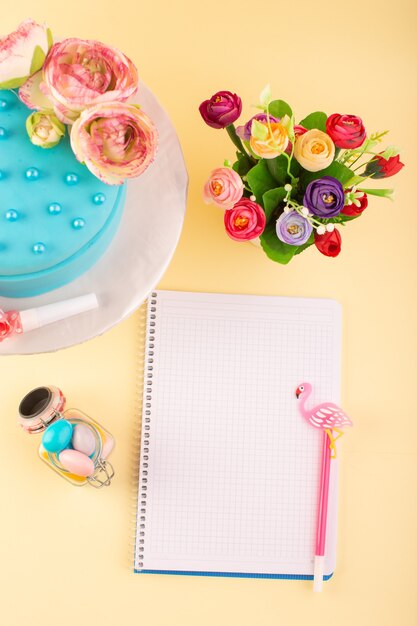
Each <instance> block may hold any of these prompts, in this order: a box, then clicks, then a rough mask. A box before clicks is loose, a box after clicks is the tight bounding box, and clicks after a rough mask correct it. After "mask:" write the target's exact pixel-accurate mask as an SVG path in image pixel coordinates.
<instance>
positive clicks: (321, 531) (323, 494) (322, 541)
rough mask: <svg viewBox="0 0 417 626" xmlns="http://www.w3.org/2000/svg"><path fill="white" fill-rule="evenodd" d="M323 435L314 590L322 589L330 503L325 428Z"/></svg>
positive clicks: (327, 440)
mask: <svg viewBox="0 0 417 626" xmlns="http://www.w3.org/2000/svg"><path fill="white" fill-rule="evenodd" d="M322 437H323V443H322V453H321V474H320V492H319V506H318V511H317V532H316V555H315V562H314V591H321V589H322V584H323V567H324V555H325V550H326V529H327V509H328V503H329V482H330V459H331V449H330V441H329V437H328V435H327V433H326V431H324V430H323V434H322Z"/></svg>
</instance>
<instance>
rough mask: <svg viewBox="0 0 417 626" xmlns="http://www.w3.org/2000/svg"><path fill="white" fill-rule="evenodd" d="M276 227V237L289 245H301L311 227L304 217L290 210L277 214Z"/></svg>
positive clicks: (304, 241) (308, 234) (306, 238)
mask: <svg viewBox="0 0 417 626" xmlns="http://www.w3.org/2000/svg"><path fill="white" fill-rule="evenodd" d="M276 229H277V237H278V239H281V241H283V242H284V243H289V244H290V245H291V246H301V245H302V244H303V243H306V241H307V240H308V238H309V237H310V235H311V232H312V230H313V227H312V225H311V224H310V222H308V221H307V220H306V219H305V217H303V216H302V215H300V214H299V213H297V212H296V211H291V212H290V213H282V214H281V215H280V216H279V218H278V219H277V226H276Z"/></svg>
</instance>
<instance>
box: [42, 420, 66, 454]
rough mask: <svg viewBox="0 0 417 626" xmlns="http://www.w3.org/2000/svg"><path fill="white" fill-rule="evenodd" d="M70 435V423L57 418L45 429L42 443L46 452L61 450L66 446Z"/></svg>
mask: <svg viewBox="0 0 417 626" xmlns="http://www.w3.org/2000/svg"><path fill="white" fill-rule="evenodd" d="M71 437H72V424H70V423H69V422H67V420H58V421H57V422H54V423H53V424H51V425H50V426H48V428H47V429H46V430H45V432H44V434H43V437H42V445H43V447H44V448H45V450H47V451H48V452H61V450H63V449H64V448H66V447H67V445H68V444H69V442H70V441H71Z"/></svg>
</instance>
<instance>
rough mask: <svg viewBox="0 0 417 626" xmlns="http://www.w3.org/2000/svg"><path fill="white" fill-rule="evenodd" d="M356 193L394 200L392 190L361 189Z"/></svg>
mask: <svg viewBox="0 0 417 626" xmlns="http://www.w3.org/2000/svg"><path fill="white" fill-rule="evenodd" d="M358 191H363V192H364V193H366V194H367V195H368V196H379V197H380V198H388V200H393V199H394V189H363V188H362V187H361V188H360V189H359V187H358Z"/></svg>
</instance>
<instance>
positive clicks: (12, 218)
mask: <svg viewBox="0 0 417 626" xmlns="http://www.w3.org/2000/svg"><path fill="white" fill-rule="evenodd" d="M18 217H19V213H18V212H17V211H15V210H14V209H10V210H9V211H7V213H6V220H8V221H9V222H15V221H16V220H17V218H18Z"/></svg>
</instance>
